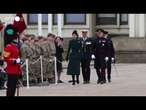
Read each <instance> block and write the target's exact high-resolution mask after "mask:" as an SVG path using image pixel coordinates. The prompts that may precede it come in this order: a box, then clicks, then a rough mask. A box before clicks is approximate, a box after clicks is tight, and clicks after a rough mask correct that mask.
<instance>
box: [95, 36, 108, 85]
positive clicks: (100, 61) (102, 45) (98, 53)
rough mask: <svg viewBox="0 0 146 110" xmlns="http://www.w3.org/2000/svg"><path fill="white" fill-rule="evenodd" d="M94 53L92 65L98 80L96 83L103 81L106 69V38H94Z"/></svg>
mask: <svg viewBox="0 0 146 110" xmlns="http://www.w3.org/2000/svg"><path fill="white" fill-rule="evenodd" d="M93 48H94V55H95V62H94V67H95V69H96V72H97V75H98V82H97V83H101V84H103V83H105V82H106V79H105V69H106V61H105V57H107V56H109V55H108V42H107V39H106V38H99V37H97V38H96V39H95V40H94V47H93Z"/></svg>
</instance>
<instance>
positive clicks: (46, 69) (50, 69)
mask: <svg viewBox="0 0 146 110" xmlns="http://www.w3.org/2000/svg"><path fill="white" fill-rule="evenodd" d="M43 73H44V78H45V79H52V78H54V62H53V61H52V62H50V59H49V58H43Z"/></svg>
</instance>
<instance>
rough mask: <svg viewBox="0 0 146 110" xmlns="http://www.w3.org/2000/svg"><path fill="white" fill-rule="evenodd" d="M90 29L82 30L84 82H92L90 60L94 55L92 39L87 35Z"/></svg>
mask: <svg viewBox="0 0 146 110" xmlns="http://www.w3.org/2000/svg"><path fill="white" fill-rule="evenodd" d="M87 33H88V31H87V30H83V31H82V39H81V41H82V58H81V67H82V75H83V83H84V84H87V83H90V62H91V55H92V40H91V38H88V36H87Z"/></svg>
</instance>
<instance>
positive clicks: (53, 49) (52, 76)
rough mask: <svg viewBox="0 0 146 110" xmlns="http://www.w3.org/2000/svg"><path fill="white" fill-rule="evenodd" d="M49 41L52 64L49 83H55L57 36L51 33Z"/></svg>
mask: <svg viewBox="0 0 146 110" xmlns="http://www.w3.org/2000/svg"><path fill="white" fill-rule="evenodd" d="M47 40H48V46H49V47H50V55H51V56H50V63H49V65H48V67H49V70H50V78H49V82H50V83H54V82H55V74H54V57H55V53H56V47H55V35H53V34H51V33H49V34H48V36H47Z"/></svg>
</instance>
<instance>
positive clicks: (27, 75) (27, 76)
mask: <svg viewBox="0 0 146 110" xmlns="http://www.w3.org/2000/svg"><path fill="white" fill-rule="evenodd" d="M28 73H29V71H28V59H26V78H27V88H29V74H28Z"/></svg>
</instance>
